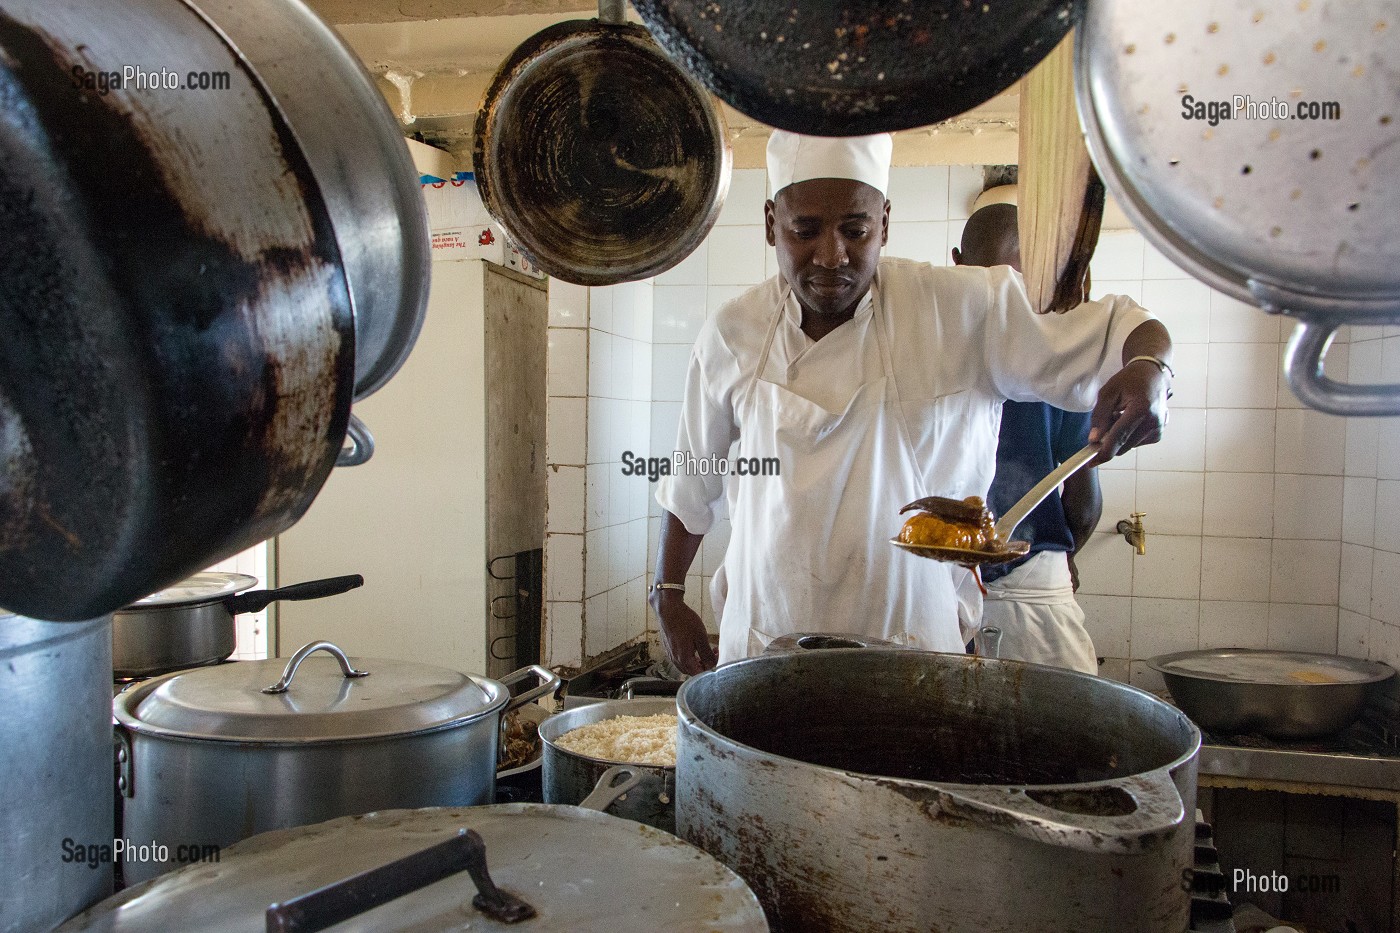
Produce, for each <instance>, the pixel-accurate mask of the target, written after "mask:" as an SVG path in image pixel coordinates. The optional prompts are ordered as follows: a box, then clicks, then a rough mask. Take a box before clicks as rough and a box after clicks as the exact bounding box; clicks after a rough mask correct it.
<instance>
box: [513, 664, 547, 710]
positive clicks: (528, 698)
mask: <svg viewBox="0 0 1400 933" xmlns="http://www.w3.org/2000/svg"><path fill="white" fill-rule="evenodd" d="M532 674H533V675H534V676H535V677H538V678H539V679H540V683H539V686H537V687H531V688H530V689H529V690H526V691H525V692H524V693H522V694H520V695H519V696H513V697H511V698H510V702H509V703H507V704H506V707H505V709H503V710H501V715H502V716H504V715H505V714H506V713H509V712H510V711H511V710H513V709H519V708H520V707H522V706H524V705H525V704H526V703H529V702H532V701H534V700H538V699H539V698H540V697H542V696H544V695H545V694H547V693H553V692H554V691H556V690H558V689H559V684H560V680H559V675H558V674H556V673H554V672H553V671H551V670H550V669H549V668H547V667H541V666H540V665H538V664H530V665H527V666H525V667H522V668H521V669H520V670H518V671H511V672H510V673H509V674H507V675H506V676H504V677H502V678H501V683H503V684H505V685H506V686H507V687H510V686H512V685H514V684H518V683H520V682H521V681H522V680H524V679H525V678H526V677H529V676H531V675H532Z"/></svg>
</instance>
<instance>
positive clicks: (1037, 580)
mask: <svg viewBox="0 0 1400 933" xmlns="http://www.w3.org/2000/svg"><path fill="white" fill-rule="evenodd" d="M982 624H983V625H984V626H996V627H997V628H999V629H1001V633H1002V634H1001V651H1000V656H1001V657H1003V658H1010V659H1012V660H1014V661H1030V662H1033V663H1035V664H1050V665H1054V666H1056V667H1067V668H1069V669H1070V670H1075V671H1079V672H1081V673H1084V674H1097V673H1098V672H1099V663H1098V656H1097V655H1096V654H1095V653H1094V642H1093V640H1092V639H1090V638H1089V633H1088V632H1087V631H1086V630H1085V628H1084V611H1083V610H1082V609H1080V608H1079V604H1078V603H1076V602H1075V601H1074V589H1073V587H1072V585H1071V583H1070V576H1069V561H1068V560H1067V559H1066V556H1065V553H1064V552H1063V551H1040V552H1039V553H1037V554H1035V555H1034V556H1032V557H1031V559H1030V560H1028V561H1026V562H1025V563H1024V564H1022V565H1021V566H1019V567H1017V568H1016V569H1015V570H1013V571H1011V572H1010V573H1008V574H1007V575H1006V576H1004V577H1002V578H1001V579H999V580H995V581H993V582H991V583H988V584H987V597H986V599H985V600H984V602H983V607H982Z"/></svg>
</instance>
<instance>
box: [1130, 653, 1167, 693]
mask: <svg viewBox="0 0 1400 933" xmlns="http://www.w3.org/2000/svg"><path fill="white" fill-rule="evenodd" d="M1130 670H1131V673H1130V675H1129V679H1128V683H1130V684H1132V685H1133V686H1134V687H1137V688H1138V689H1139V690H1146V691H1147V692H1148V693H1155V694H1157V695H1158V696H1166V695H1167V684H1166V681H1165V680H1163V679H1162V675H1161V674H1159V673H1157V672H1156V671H1154V670H1153V669H1152V668H1150V667H1148V666H1147V662H1146V661H1133V662H1132V664H1131V667H1130Z"/></svg>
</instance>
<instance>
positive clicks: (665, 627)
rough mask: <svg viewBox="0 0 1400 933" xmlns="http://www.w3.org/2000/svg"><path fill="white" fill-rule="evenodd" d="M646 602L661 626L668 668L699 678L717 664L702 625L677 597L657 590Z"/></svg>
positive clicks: (691, 610)
mask: <svg viewBox="0 0 1400 933" xmlns="http://www.w3.org/2000/svg"><path fill="white" fill-rule="evenodd" d="M647 601H648V602H649V603H651V608H652V611H653V612H655V613H656V619H657V621H658V622H660V623H661V645H662V647H663V648H665V649H666V656H667V657H668V658H670V659H671V663H672V664H674V665H676V667H678V668H680V669H681V670H682V671H683V672H684V673H686V674H702V673H704V672H705V671H708V670H711V669H713V668H714V666H715V665H716V664H717V663H719V658H717V657H716V656H715V649H714V648H712V647H711V646H710V634H709V632H706V631H705V623H704V622H702V621H701V619H700V615H699V613H697V612H696V611H695V610H694V609H691V608H690V607H689V606H687V605H686V604H685V599H684V598H683V595H682V594H681V593H679V592H677V591H676V590H657V591H656V592H655V593H652V594H651V597H650V598H649V599H648V600H647Z"/></svg>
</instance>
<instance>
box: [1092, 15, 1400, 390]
mask: <svg viewBox="0 0 1400 933" xmlns="http://www.w3.org/2000/svg"><path fill="white" fill-rule="evenodd" d="M1397 26H1400V23H1397V22H1396V17H1395V4H1394V3H1393V2H1391V0H1314V2H1311V3H1299V4H1288V5H1286V6H1272V5H1267V4H1266V5H1259V6H1254V5H1249V4H1241V3H1236V2H1234V0H1185V2H1181V3H1171V4H1155V5H1154V4H1149V5H1143V4H1140V3H1134V2H1129V0H1089V2H1088V3H1087V5H1086V8H1085V13H1084V20H1083V23H1082V25H1081V27H1080V29H1079V31H1078V34H1077V38H1076V42H1077V45H1076V56H1077V62H1076V67H1075V80H1076V83H1077V96H1078V100H1079V112H1080V116H1081V119H1082V120H1083V123H1084V131H1085V134H1086V137H1087V141H1088V144H1089V151H1090V153H1091V155H1092V156H1093V159H1094V164H1095V166H1096V167H1097V168H1098V171H1099V175H1100V176H1102V178H1103V181H1104V183H1105V185H1107V187H1108V189H1109V191H1111V192H1112V193H1113V196H1114V197H1115V198H1116V199H1117V201H1118V203H1119V204H1121V205H1122V206H1123V210H1124V212H1125V213H1126V214H1127V215H1128V216H1129V218H1131V219H1132V221H1133V225H1134V226H1136V227H1137V228H1138V229H1139V230H1141V231H1143V234H1144V235H1145V236H1146V237H1147V238H1148V240H1150V241H1151V242H1152V244H1153V245H1154V246H1156V247H1157V248H1158V249H1159V250H1161V251H1162V253H1163V254H1165V255H1166V256H1167V258H1168V259H1170V260H1171V261H1172V262H1174V263H1176V264H1177V265H1179V266H1181V267H1182V268H1184V269H1186V270H1187V271H1188V272H1190V273H1191V274H1192V275H1194V276H1196V277H1197V278H1199V279H1201V280H1202V281H1203V282H1205V283H1206V284H1208V285H1210V286H1211V287H1212V288H1215V289H1219V290H1220V291H1222V292H1224V293H1225V294H1227V295H1230V296H1232V297H1234V298H1237V299H1239V300H1240V301H1246V302H1249V303H1251V304H1256V305H1259V306H1260V307H1262V308H1263V309H1264V310H1266V311H1269V312H1271V313H1283V314H1289V315H1292V316H1294V317H1296V318H1298V319H1299V321H1300V322H1301V323H1300V324H1299V326H1298V327H1296V328H1295V329H1294V331H1293V336H1292V338H1291V339H1290V340H1289V343H1288V349H1287V352H1286V357H1285V363H1284V368H1285V373H1286V375H1287V377H1288V382H1289V384H1290V385H1291V386H1292V387H1293V391H1294V393H1295V394H1296V395H1297V396H1298V398H1299V399H1301V400H1302V401H1303V402H1304V403H1305V404H1307V405H1309V406H1311V407H1313V408H1317V409H1319V410H1321V411H1326V412H1330V413H1332V414H1337V415H1366V416H1369V415H1395V414H1400V385H1347V384H1344V383H1340V382H1337V381H1336V380H1333V379H1331V378H1329V377H1327V376H1325V375H1323V372H1322V359H1323V355H1324V354H1325V352H1326V349H1327V346H1328V344H1329V342H1330V341H1331V339H1332V336H1333V335H1334V334H1335V333H1336V331H1337V329H1338V328H1339V327H1341V326H1343V325H1345V324H1383V323H1384V324H1395V323H1400V276H1397V275H1396V272H1395V257H1396V256H1397V255H1400V188H1397V187H1396V185H1395V184H1394V179H1395V178H1396V177H1397V175H1400V83H1397V82H1396V80H1395V73H1394V63H1395V62H1396V61H1397V60H1400V28H1397ZM1236 95H1239V103H1240V104H1241V110H1240V111H1239V112H1235V111H1234V109H1233V108H1234V104H1235V103H1236ZM1251 101H1252V102H1253V104H1254V105H1255V111H1254V114H1253V119H1251V113H1250V111H1249V109H1248V106H1249V103H1250V102H1251ZM1261 107H1263V108H1265V110H1266V113H1267V117H1265V118H1263V119H1261V118H1259V116H1260V108H1261ZM1212 121H1214V123H1215V125H1211V124H1212Z"/></svg>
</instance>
